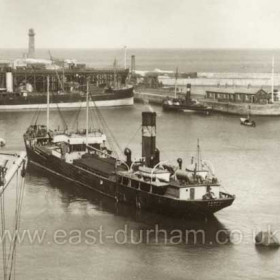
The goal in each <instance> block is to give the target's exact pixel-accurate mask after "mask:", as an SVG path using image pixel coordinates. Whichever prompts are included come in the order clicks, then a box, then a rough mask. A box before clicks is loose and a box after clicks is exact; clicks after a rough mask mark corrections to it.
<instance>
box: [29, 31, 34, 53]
mask: <svg viewBox="0 0 280 280" xmlns="http://www.w3.org/2000/svg"><path fill="white" fill-rule="evenodd" d="M28 36H29V42H28V58H34V57H35V32H34V30H33V28H30V29H29V32H28Z"/></svg>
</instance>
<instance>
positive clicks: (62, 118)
mask: <svg viewBox="0 0 280 280" xmlns="http://www.w3.org/2000/svg"><path fill="white" fill-rule="evenodd" d="M52 95H53V96H54V92H52ZM55 104H56V107H57V111H58V114H59V116H60V118H61V120H62V122H63V125H64V128H65V129H67V127H68V125H67V123H66V121H65V118H64V116H63V114H62V112H61V110H60V107H59V106H58V103H56V102H55Z"/></svg>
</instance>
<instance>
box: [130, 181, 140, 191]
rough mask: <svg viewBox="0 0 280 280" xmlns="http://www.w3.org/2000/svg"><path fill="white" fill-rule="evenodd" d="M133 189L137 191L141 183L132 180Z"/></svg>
mask: <svg viewBox="0 0 280 280" xmlns="http://www.w3.org/2000/svg"><path fill="white" fill-rule="evenodd" d="M131 187H132V188H135V189H138V187H139V181H135V180H132V181H131Z"/></svg>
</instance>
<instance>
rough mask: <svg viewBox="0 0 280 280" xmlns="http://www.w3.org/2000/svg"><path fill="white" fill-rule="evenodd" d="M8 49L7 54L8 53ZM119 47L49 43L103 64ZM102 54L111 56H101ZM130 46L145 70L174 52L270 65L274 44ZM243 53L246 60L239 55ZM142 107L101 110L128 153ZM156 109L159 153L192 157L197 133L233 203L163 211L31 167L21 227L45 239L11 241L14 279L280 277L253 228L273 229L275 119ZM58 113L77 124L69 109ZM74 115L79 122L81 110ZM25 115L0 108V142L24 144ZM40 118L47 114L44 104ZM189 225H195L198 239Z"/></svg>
mask: <svg viewBox="0 0 280 280" xmlns="http://www.w3.org/2000/svg"><path fill="white" fill-rule="evenodd" d="M12 52H14V51H11V52H10V57H12V56H15V53H13V54H12ZM114 52H115V53H114ZM137 52H138V53H137ZM7 53H9V52H8V51H2V52H0V54H2V56H3V55H6V56H7ZM121 53H122V51H121V50H119V51H113V50H105V51H101V50H100V51H89V50H86V51H82V50H77V51H74V50H71V51H70V50H68V51H65V52H64V51H62V50H54V51H53V56H55V55H57V56H63V55H65V57H70V56H71V57H75V58H78V59H84V60H86V59H89V60H90V61H91V62H92V63H96V65H99V66H100V65H107V64H110V61H111V60H112V59H113V57H114V56H115V55H117V54H118V55H119V56H120V57H121ZM70 54H71V55H70ZM101 54H102V56H104V55H106V54H108V57H104V58H103V57H102V59H104V60H102V61H101V58H100V56H101ZM135 54H136V56H137V61H138V63H137V65H139V67H140V65H141V68H142V69H153V68H156V67H158V68H162V69H172V68H174V66H175V65H176V62H174V58H176V59H177V61H178V62H179V61H181V63H182V68H183V67H185V68H184V69H185V70H186V71H207V70H208V71H212V72H218V71H233V68H234V71H245V68H242V64H244V63H245V64H246V65H247V67H248V68H247V69H248V71H249V72H252V71H253V70H255V71H258V70H259V71H260V72H266V71H267V72H269V60H270V57H271V54H272V51H192V50H191V51H184V50H168V51H162V50H160V51H158V50H157V51H155V50H152V51H148V50H135ZM231 54H232V55H231ZM246 54H247V55H246ZM278 54H279V53H278ZM181 56H182V57H181ZM141 57H142V58H144V59H143V60H142V61H141ZM180 57H181V59H180ZM242 57H243V58H246V59H243V61H240V60H241V59H242ZM266 60H267V62H266ZM95 61H97V62H95ZM182 61H186V64H184V63H183V62H182ZM207 61H208V62H207ZM101 62H102V63H101ZM229 62H231V63H229ZM255 68H256V69H255ZM242 69H243V70H242ZM246 71H247V70H246ZM146 106H147V105H144V104H136V105H135V106H133V107H130V108H106V109H105V108H104V109H102V110H101V112H102V114H103V116H104V118H105V119H106V122H107V124H108V125H109V127H110V128H111V130H112V132H113V133H114V135H115V137H116V139H117V140H118V142H119V145H120V146H121V147H122V148H124V147H126V146H129V147H130V148H131V149H132V150H133V158H134V157H135V158H136V157H137V156H139V155H140V150H141V135H140V132H139V127H140V123H141V112H142V111H143V110H147V109H149V108H147V107H146ZM153 110H154V111H156V112H157V143H158V148H159V149H160V150H161V159H162V160H170V161H171V162H176V158H178V157H182V158H183V160H184V163H185V164H187V163H189V161H190V158H191V156H192V155H194V154H195V150H196V143H197V139H198V138H199V140H200V145H201V149H202V157H203V158H204V159H208V160H210V161H211V163H212V164H213V166H214V167H215V173H216V175H217V176H218V178H220V181H221V182H222V185H223V186H224V187H225V189H226V190H227V191H228V192H230V193H233V194H235V195H236V200H235V202H234V203H233V205H232V206H231V207H229V208H226V209H224V210H222V211H220V212H218V213H217V214H216V218H215V219H211V220H204V221H196V220H194V221H186V220H180V219H176V218H168V217H165V216H160V215H157V214H153V213H147V212H143V211H140V212H139V211H135V210H133V209H131V208H129V207H126V206H123V205H116V204H115V203H114V202H112V201H110V200H107V199H104V198H102V197H99V196H98V195H96V194H94V193H89V192H86V191H84V190H83V189H82V188H80V187H79V186H75V185H72V184H71V183H68V182H65V181H62V180H59V179H57V178H54V177H53V176H49V174H47V173H45V172H42V171H40V170H38V169H36V168H30V169H29V172H28V174H27V178H26V186H25V196H24V201H23V209H22V217H21V229H22V231H24V230H26V232H28V233H29V234H31V235H33V234H34V233H35V232H37V233H38V234H39V235H40V236H41V237H42V236H43V237H44V238H42V241H41V242H40V241H38V240H35V241H33V242H32V241H30V240H28V239H29V238H28V236H27V237H26V238H25V239H24V241H23V242H22V244H20V245H19V246H18V252H17V259H16V276H17V279H30V280H38V279H52V280H53V279H57V280H61V279H65V280H66V279H67V280H69V279H73V280H74V279H75V280H76V279H84V280H85V279H88V280H89V279H101V280H103V279H104V280H105V279H106V280H107V279H153V280H156V279H174V280H175V279H225V278H226V279H278V277H279V273H280V268H279V258H280V250H269V249H266V248H264V249H258V248H256V247H255V245H254V241H253V239H254V235H255V232H257V231H258V230H260V229H262V230H265V229H267V228H269V227H271V229H272V230H275V231H276V230H279V231H280V218H279V213H280V203H279V201H280V188H279V186H280V175H279V166H280V154H279V150H280V140H279V139H280V130H279V129H278V128H279V127H280V119H279V118H276V117H274V118H269V117H266V118H260V117H256V118H255V121H256V123H257V127H256V128H253V129H251V128H246V127H243V126H240V124H239V118H238V117H236V116H225V115H212V116H207V117H206V116H200V115H195V114H188V113H182V114H173V113H165V112H162V110H161V108H160V107H156V106H154V107H153ZM64 116H65V118H66V119H67V121H68V123H75V122H74V116H75V112H70V111H68V112H64ZM80 116H81V119H80V121H79V123H83V122H84V114H83V113H82V114H80ZM32 118H33V113H28V112H26V113H1V114H0V136H1V137H3V138H5V139H6V141H7V146H6V147H5V148H4V150H11V151H17V150H22V149H24V145H23V140H22V134H23V133H24V131H25V129H26V127H27V126H28V125H29V124H30V122H31V120H32ZM38 121H39V122H40V121H41V122H44V121H45V116H44V114H43V113H42V114H41V116H40V118H39V120H38ZM59 123H60V120H59V114H58V113H56V112H52V114H51V125H52V126H55V127H57V125H59ZM137 131H138V133H137ZM13 186H14V184H13V185H11V188H10V189H9V190H8V191H7V192H6V194H5V199H6V214H7V219H8V220H9V221H10V222H9V223H12V219H13V217H14V208H13V206H14V203H13V202H14V197H15V189H14V188H13ZM174 230H175V231H174ZM191 230H194V231H195V232H198V231H200V235H199V233H198V235H197V240H195V238H194V237H193V235H192V234H191V233H190V231H191ZM229 239H230V242H226V241H227V240H229Z"/></svg>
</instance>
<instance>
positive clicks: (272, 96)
mask: <svg viewBox="0 0 280 280" xmlns="http://www.w3.org/2000/svg"><path fill="white" fill-rule="evenodd" d="M271 102H272V103H274V56H273V57H272V69H271Z"/></svg>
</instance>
